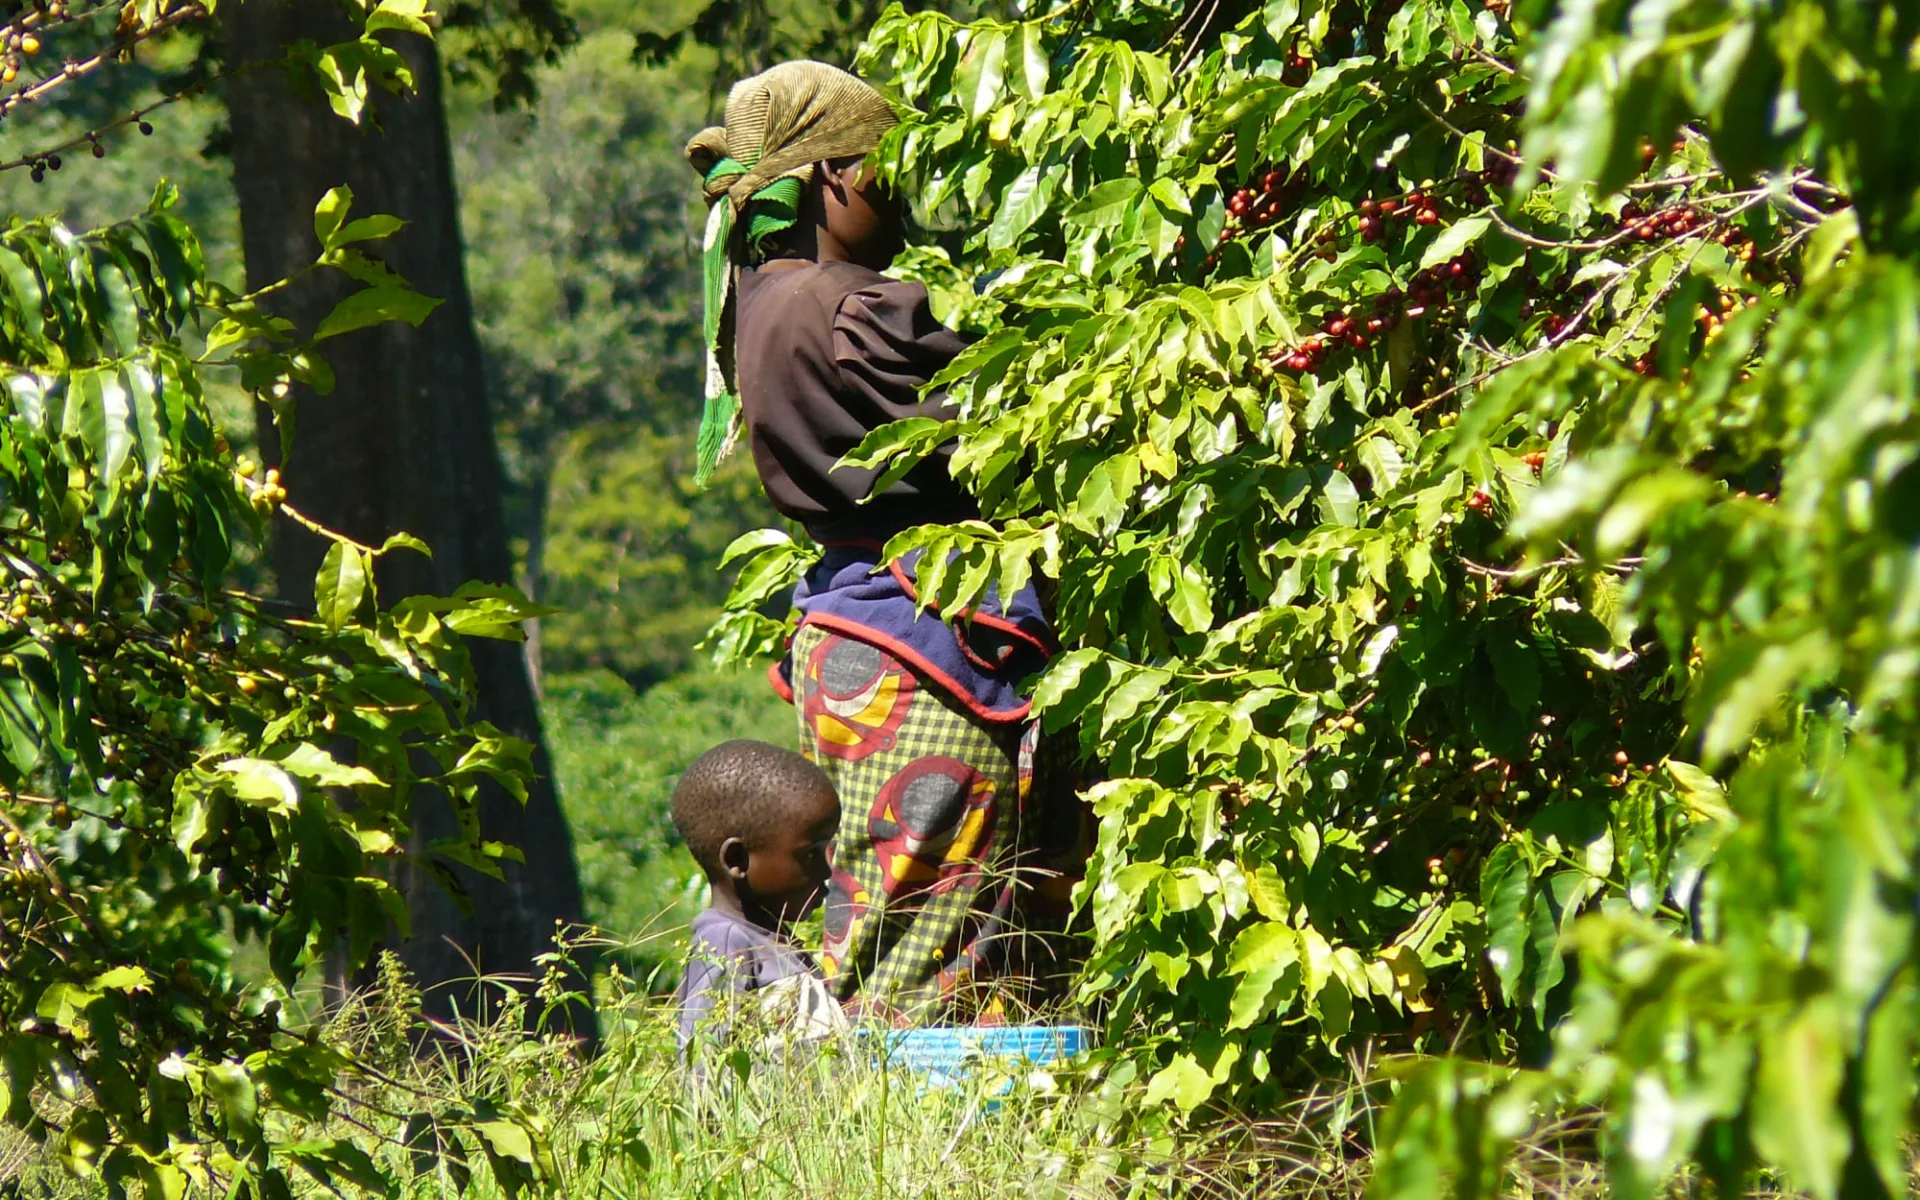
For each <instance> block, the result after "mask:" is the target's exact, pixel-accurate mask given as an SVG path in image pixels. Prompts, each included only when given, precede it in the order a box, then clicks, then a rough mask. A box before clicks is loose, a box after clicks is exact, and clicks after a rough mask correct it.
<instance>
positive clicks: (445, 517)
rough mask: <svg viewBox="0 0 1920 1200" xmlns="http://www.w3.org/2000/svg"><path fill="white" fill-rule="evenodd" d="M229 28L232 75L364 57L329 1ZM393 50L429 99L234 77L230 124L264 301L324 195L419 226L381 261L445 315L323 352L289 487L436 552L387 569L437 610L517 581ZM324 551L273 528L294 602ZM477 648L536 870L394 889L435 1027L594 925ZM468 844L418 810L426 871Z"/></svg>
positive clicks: (474, 378)
mask: <svg viewBox="0 0 1920 1200" xmlns="http://www.w3.org/2000/svg"><path fill="white" fill-rule="evenodd" d="M220 20H221V24H222V27H223V34H224V37H225V51H226V57H227V61H228V62H230V63H234V64H240V63H246V62H257V61H263V60H268V59H275V58H279V57H280V56H282V55H283V54H284V53H285V49H286V47H288V46H290V45H292V44H294V43H295V42H297V41H299V40H301V39H310V40H311V41H313V42H315V43H317V44H319V45H323V46H324V45H328V44H330V43H334V42H338V41H341V40H344V39H346V38H348V37H350V36H352V30H351V27H350V26H349V25H348V23H347V22H346V20H345V19H344V18H343V17H342V16H341V15H340V12H339V6H338V5H337V4H335V3H332V2H331V0H242V2H240V3H235V4H231V5H222V6H221V9H220ZM386 36H388V37H391V39H392V40H391V43H390V44H392V45H393V46H395V48H397V49H399V50H400V51H401V52H402V53H403V54H405V55H406V58H407V60H408V62H409V64H410V65H411V67H412V70H413V72H414V75H415V86H416V89H417V90H416V92H415V93H414V94H413V95H410V96H404V97H394V96H385V95H382V96H381V97H380V98H379V99H378V100H376V101H375V102H374V103H373V104H372V105H371V111H370V112H369V113H368V115H367V118H366V120H365V121H364V122H363V123H362V124H361V125H359V126H355V125H352V124H350V123H348V122H346V121H344V120H341V119H340V118H339V117H338V116H336V115H334V113H333V112H332V110H331V109H330V108H329V106H328V105H327V103H326V101H325V99H324V98H322V97H320V96H318V95H317V94H313V93H312V91H311V89H306V90H303V91H296V90H295V89H294V88H293V87H291V86H290V85H289V81H288V76H287V74H286V73H285V72H283V71H280V70H278V69H274V68H268V69H264V70H253V71H243V72H241V73H240V74H239V75H237V76H236V77H234V78H233V79H232V80H231V81H230V82H229V83H228V84H227V88H228V91H227V104H228V110H229V113H230V116H231V120H232V129H233V158H234V183H235V188H236V191H237V192H238V194H239V199H240V224H241V237H242V244H243V248H244V251H245V255H246V265H247V280H248V283H249V285H250V286H253V287H258V286H260V285H263V284H266V283H269V282H271V281H274V280H277V279H281V278H284V277H286V276H287V275H289V274H290V273H292V272H293V271H295V270H298V269H299V268H301V267H303V266H305V265H307V264H309V263H311V262H312V261H313V260H314V258H315V256H316V255H317V254H318V253H319V246H318V243H317V241H316V239H315V237H314V233H313V219H312V213H313V208H314V205H315V204H316V203H317V202H318V201H319V199H320V197H321V196H322V195H323V194H325V192H326V191H327V189H329V188H331V187H335V186H337V185H341V184H345V185H347V186H349V187H351V188H352V189H353V193H354V205H353V215H355V216H363V215H367V214H370V213H390V214H393V215H395V216H398V217H400V218H402V219H403V220H405V221H406V222H407V227H406V228H405V229H404V230H402V231H401V232H400V233H398V234H396V235H395V236H394V237H393V238H391V239H389V240H388V241H387V242H385V243H381V244H377V245H376V247H375V253H377V254H379V255H381V256H382V257H384V258H385V259H386V261H387V263H388V265H389V266H391V267H392V268H393V269H394V270H396V271H398V272H399V273H400V274H401V275H403V276H405V277H406V279H407V280H408V282H409V283H410V284H411V285H412V286H413V287H414V288H415V289H416V290H418V291H421V292H424V293H426V294H427V295H430V296H436V297H440V298H442V299H443V301H444V303H442V304H441V305H440V307H439V308H438V309H437V310H435V311H434V313H433V315H432V316H430V317H428V318H427V319H426V321H425V322H423V323H422V324H421V326H420V327H419V328H418V329H413V328H409V327H407V326H405V325H400V324H389V325H384V326H380V327H377V328H374V329H369V330H365V331H362V332H359V333H354V334H349V335H346V336H344V337H340V338H337V339H333V340H330V341H328V342H326V343H324V344H323V349H324V351H325V352H326V357H327V359H328V362H329V363H330V364H331V365H332V367H333V369H334V372H335V374H336V375H337V377H338V383H337V386H336V387H335V389H334V391H333V392H332V394H330V395H327V396H316V395H313V394H311V393H308V392H302V393H301V394H300V395H298V396H297V398H296V413H297V416H296V421H295V436H294V440H293V449H292V455H291V461H290V462H288V463H287V464H284V466H283V474H284V480H283V482H284V484H285V486H286V488H287V490H288V493H289V499H290V500H291V502H292V503H293V504H295V505H296V506H298V507H299V508H300V509H301V510H302V511H304V512H306V513H307V514H309V515H310V516H312V517H314V518H316V519H317V520H319V521H321V522H322V523H324V524H326V525H328V526H331V527H332V528H334V529H337V530H339V531H341V532H343V533H346V534H348V535H349V536H351V537H354V538H356V539H359V540H360V541H363V542H367V543H370V544H373V545H378V544H380V542H381V541H383V540H384V539H385V538H386V537H387V535H389V534H391V533H394V532H397V531H401V530H404V531H406V532H408V533H411V534H414V535H416V536H418V537H421V538H423V539H425V540H426V542H427V543H428V544H429V545H430V546H432V548H433V557H432V559H431V560H429V559H427V558H425V557H424V556H421V555H417V554H410V553H406V552H403V551H402V552H395V553H393V554H390V555H388V556H387V558H386V559H385V560H383V563H382V567H381V572H382V574H381V576H380V579H379V583H380V588H381V595H382V599H383V600H385V601H388V602H390V601H392V600H394V599H397V598H399V597H400V596H403V595H407V594H411V593H417V592H438V593H442V594H444V593H447V592H450V591H452V590H453V589H454V588H456V587H458V586H459V585H460V584H461V583H462V582H464V581H466V580H469V579H478V580H485V581H489V582H499V583H505V582H510V581H511V580H512V577H513V563H512V559H511V555H510V553H509V551H508V546H507V537H506V531H505V527H504V522H503V518H502V515H501V502H500V489H501V470H500V462H499V458H498V454H497V451H496V448H495V444H494V438H493V429H492V425H491V424H490V423H489V420H488V412H487V402H486V395H485V390H484V384H483V376H482V370H481V361H480V347H479V342H478V340H477V338H476V336H475V334H474V329H473V315H472V311H471V302H470V300H469V297H468V293H467V283H466V275H465V271H464V268H463V266H462V261H461V243H460V231H459V222H458V215H457V214H458V207H457V204H456V195H455V189H454V181H453V165H452V157H451V152H450V149H449V145H448V138H447V128H446V118H445V112H444V110H443V107H442V99H441V94H440V74H439V64H438V60H437V57H436V53H435V49H434V46H433V44H432V43H431V42H430V41H428V40H427V39H425V38H421V37H416V36H413V35H386ZM321 274H322V275H328V276H331V275H336V274H337V273H336V272H323V273H321ZM351 286H352V285H350V284H348V283H346V282H345V281H344V280H336V279H325V278H317V277H316V278H312V279H309V280H306V281H302V284H301V285H300V286H298V287H295V288H293V289H290V290H289V291H288V292H287V293H285V294H283V295H282V296H281V297H279V298H277V299H276V308H277V311H278V312H279V313H280V314H281V315H283V316H286V317H288V318H290V319H291V320H293V321H294V322H295V323H296V325H297V326H298V327H299V328H300V329H302V330H303V331H306V330H311V329H312V328H313V327H314V326H315V325H316V324H317V323H318V322H319V320H320V319H321V318H322V317H323V316H325V315H326V313H328V312H329V311H331V309H332V307H333V305H334V303H335V302H336V301H338V300H339V299H340V297H341V296H343V295H345V294H346V293H347V291H349V290H351ZM258 415H259V429H260V443H261V449H262V452H263V456H264V457H265V458H266V459H267V461H268V462H269V463H270V464H271V463H273V461H274V460H275V459H276V458H277V457H278V450H279V440H278V436H279V435H278V432H277V430H276V429H275V427H274V425H273V421H272V414H271V413H270V412H269V411H267V410H266V409H265V408H262V409H261V410H260V412H259V414H258ZM324 551H325V545H324V543H323V542H322V541H321V540H320V539H319V538H317V537H316V536H314V535H312V534H310V533H308V532H306V531H305V530H302V529H300V528H299V527H297V526H295V525H293V524H292V523H291V522H288V521H285V520H282V521H281V522H280V523H279V525H278V527H277V528H276V530H275V537H274V542H273V546H272V551H271V554H272V565H273V569H274V573H275V575H276V577H277V578H278V581H279V588H280V592H281V595H282V596H283V597H284V598H286V599H289V600H293V601H296V602H300V603H308V604H310V603H311V601H312V581H313V576H314V573H315V571H316V570H317V569H318V568H319V564H320V558H321V556H322V554H323V553H324ZM469 645H470V648H471V650H472V653H473V661H474V667H475V670H476V672H477V674H478V677H479V693H480V700H479V706H478V712H477V715H478V716H479V717H481V718H484V719H486V720H490V721H492V722H493V723H494V724H495V725H497V726H499V727H500V728H501V729H503V730H506V731H507V732H510V733H513V734H515V735H517V736H519V737H522V738H525V739H527V740H528V741H531V742H533V743H534V744H535V746H536V747H538V748H539V750H538V753H537V755H536V758H535V763H536V766H537V767H538V769H539V772H540V778H539V779H538V780H536V781H535V783H534V784H533V786H532V789H531V791H532V795H531V797H530V799H529V801H528V803H527V805H526V806H525V808H522V807H521V806H520V805H519V804H518V803H517V802H516V801H514V800H513V799H512V798H511V797H510V796H508V795H506V794H505V793H504V792H503V791H501V790H499V789H497V788H494V789H491V790H489V791H487V792H486V793H484V795H483V799H482V806H481V826H482V830H483V833H484V835H485V836H487V837H490V838H498V839H500V840H502V841H506V842H509V843H511V844H513V845H515V846H518V847H519V848H520V849H521V851H522V852H523V853H524V854H525V856H526V863H525V865H515V864H507V868H506V869H507V880H506V882H505V883H499V882H496V881H493V880H490V879H487V878H485V877H483V876H480V875H478V874H477V873H475V872H472V871H468V870H465V869H457V870H456V872H455V874H456V875H457V876H458V878H459V880H460V883H461V885H462V886H463V888H464V890H465V891H466V892H467V893H468V894H469V896H470V898H471V901H472V903H471V905H469V906H462V905H460V904H459V903H457V901H456V898H455V897H454V896H453V895H451V894H450V893H449V892H448V891H447V889H446V888H444V887H442V886H440V885H439V883H438V881H437V880H435V878H434V877H433V875H432V874H431V873H430V872H427V871H424V870H420V869H417V868H414V869H410V870H408V871H406V872H405V873H404V875H405V877H403V878H402V879H400V880H398V881H397V882H398V883H399V884H400V885H401V886H402V887H403V889H404V890H405V892H406V894H407V903H408V907H409V909H410V911H411V914H412V930H411V934H410V936H408V937H407V938H406V939H405V940H404V941H403V942H401V943H400V945H399V951H400V954H401V956H402V957H403V958H404V959H405V961H406V962H407V964H408V965H409V966H410V967H411V968H412V969H413V971H414V972H415V973H416V974H417V976H418V977H419V979H420V980H421V981H422V983H423V984H424V985H425V986H426V987H427V988H428V996H429V1005H430V1008H431V1009H432V1010H434V1011H436V1012H437V1013H439V1014H441V1015H445V1014H447V1013H449V1012H451V1011H454V1010H455V1009H456V1007H457V1009H458V1010H459V1011H461V1012H466V1013H471V1012H472V1011H473V1010H474V1009H473V1006H474V1003H475V1000H476V993H475V991H474V989H473V988H472V987H471V986H470V983H471V981H472V980H473V979H474V978H475V976H476V974H477V973H486V974H489V975H492V974H497V973H510V974H511V973H519V974H533V973H535V967H534V964H533V958H534V956H535V955H536V954H539V953H541V952H543V951H545V950H547V949H550V948H551V946H552V940H553V936H554V931H555V923H556V922H557V921H566V922H572V921H577V920H578V919H579V917H580V886H579V880H578V875H577V874H576V871H575V868H574V859H573V846H572V841H571V837H570V835H569V833H568V830H567V826H566V823H565V821H564V819H563V818H562V816H561V812H560V806H559V802H558V798H557V797H556V795H555V793H554V790H553V786H552V782H551V772H550V769H549V766H548V760H547V756H546V751H545V747H544V743H543V740H542V737H541V730H540V714H539V709H538V708H537V706H536V704H535V700H534V692H533V688H532V686H531V683H530V681H529V678H528V674H527V667H526V663H525V660H524V658H523V656H522V653H521V648H520V647H519V646H517V645H514V644H511V643H506V642H494V641H484V640H470V642H469ZM454 832H455V827H454V823H453V818H452V813H451V810H450V809H449V807H448V805H447V804H446V802H445V800H444V798H443V797H438V796H430V797H426V798H423V799H422V800H421V801H420V802H418V803H417V804H416V806H415V813H414V838H413V840H414V845H413V847H412V849H413V850H415V851H416V852H418V851H420V850H422V849H423V848H424V846H426V845H427V844H428V843H430V842H432V841H433V840H435V839H436V838H440V837H445V836H450V835H452V834H453V833H454ZM476 968H477V971H476ZM588 1019H589V1020H590V1018H588Z"/></svg>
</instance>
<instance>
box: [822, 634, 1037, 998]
mask: <svg viewBox="0 0 1920 1200" xmlns="http://www.w3.org/2000/svg"><path fill="white" fill-rule="evenodd" d="M792 649H793V665H794V671H793V682H794V708H795V710H796V711H797V713H798V714H799V719H800V743H801V747H802V749H803V751H804V752H805V753H806V754H807V756H808V757H809V758H811V759H813V761H815V762H816V763H818V764H819V765H820V766H821V767H822V768H823V769H824V770H825V771H826V772H827V774H828V775H829V776H831V777H832V779H833V782H834V786H835V787H836V788H837V789H838V791H839V793H840V802H841V816H840V835H839V838H838V840H837V841H836V843H835V849H834V866H833V877H832V882H831V883H830V885H829V888H828V892H827V902H826V912H825V915H824V930H825V936H824V945H823V947H822V952H821V956H820V963H821V968H822V970H823V971H824V973H825V974H826V977H827V980H828V985H829V986H830V987H831V988H832V989H833V990H834V992H835V994H836V995H838V996H839V997H840V998H841V999H843V1000H852V999H856V998H857V999H858V1000H859V1001H860V1002H861V1004H862V1005H863V1006H866V1007H868V1008H870V1009H873V1010H876V1011H884V1012H890V1013H892V1014H895V1015H921V1016H925V1015H929V1014H928V1013H927V1012H926V1010H927V1009H928V1008H930V1007H936V1006H937V1007H951V1006H952V1005H953V1004H954V1003H955V1002H957V1001H959V1000H961V999H962V998H963V997H964V996H967V995H969V994H971V993H972V992H973V991H974V987H973V985H974V984H976V983H978V982H983V981H985V980H986V979H988V978H991V977H993V976H995V975H996V974H997V973H998V972H999V970H1000V969H1001V967H1002V966H1003V965H1004V964H1005V962H1006V960H1007V959H1008V957H1009V955H1010V952H1011V950H1012V947H1011V946H1010V945H1008V943H1009V942H1010V941H1011V939H1012V938H1013V937H1014V936H1015V935H1014V931H1013V930H1012V928H1011V920H1010V919H1011V916H1012V912H1013V907H1014V894H1015V891H1016V888H1015V886H1014V881H1013V880H1012V878H1011V875H1012V867H1013V864H1014V862H1015V856H1016V854H1017V852H1018V847H1019V843H1020V836H1019V835H1020V823H1021V816H1022V812H1023V810H1024V807H1025V802H1026V793H1027V789H1028V786H1029V784H1030V781H1031V763H1032V747H1033V743H1032V736H1031V727H1030V726H1029V725H1028V724H1026V723H1011V724H999V725H996V724H994V723H991V722H987V721H984V720H982V719H981V718H979V717H977V716H975V715H973V714H972V713H971V712H969V711H967V710H966V709H965V708H963V707H962V706H961V704H960V703H959V702H958V701H957V700H956V699H954V698H953V697H952V696H950V695H948V694H947V693H946V691H945V690H944V689H942V688H941V687H940V686H939V685H938V684H936V683H934V682H932V681H931V680H929V679H927V678H926V677H924V676H923V675H920V674H918V673H916V672H915V671H914V669H913V668H912V667H910V666H908V665H907V664H906V663H904V662H902V661H901V660H900V659H898V658H895V657H894V656H893V655H891V654H889V653H887V652H886V651H885V650H882V649H880V648H879V647H877V646H874V645H872V644H870V643H868V642H865V641H862V640H860V639H857V638H853V637H849V636H847V635H845V634H841V633H837V632H833V631H831V630H828V629H824V628H822V627H820V626H817V625H802V626H801V627H800V629H799V631H798V632H797V633H796V634H795V636H794V641H793V647H792Z"/></svg>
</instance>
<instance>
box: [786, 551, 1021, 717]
mask: <svg viewBox="0 0 1920 1200" xmlns="http://www.w3.org/2000/svg"><path fill="white" fill-rule="evenodd" d="M918 560H919V554H918V552H915V553H914V554H911V555H908V556H906V557H904V558H902V559H901V560H899V561H897V562H892V563H883V562H882V561H881V559H880V551H879V548H878V547H876V546H869V545H865V544H859V545H856V544H849V543H842V544H839V545H832V546H828V547H826V549H825V552H824V553H823V554H822V555H821V557H820V561H819V562H817V563H815V564H814V565H813V567H812V568H811V569H810V570H808V572H807V573H806V575H805V576H804V577H802V579H801V580H800V583H799V585H798V586H797V587H796V588H795V589H794V592H793V605H794V607H795V608H797V609H799V610H800V621H801V623H802V624H815V625H820V626H822V627H824V628H827V629H830V630H832V631H834V632H836V633H841V634H844V635H846V636H848V637H852V638H857V639H859V640H861V641H864V642H867V643H869V644H871V645H874V646H877V647H879V648H880V649H882V650H884V651H886V652H887V653H889V654H891V655H893V656H894V657H895V658H898V659H900V660H901V661H903V662H905V663H906V664H907V665H909V666H910V667H912V668H914V669H915V670H916V671H918V672H920V673H921V674H923V675H925V676H927V677H928V678H930V679H931V680H932V681H933V682H934V683H936V684H938V685H939V686H940V687H941V688H943V689H945V690H946V691H947V692H949V693H950V694H951V695H952V696H953V697H954V699H956V700H958V701H960V702H961V703H962V704H963V705H965V706H966V707H967V708H968V709H970V710H971V711H972V712H973V713H974V714H975V715H977V716H979V717H980V718H982V719H983V720H987V721H996V722H1001V721H1021V720H1025V719H1026V717H1027V714H1028V713H1029V712H1030V711H1031V710H1032V702H1031V701H1029V700H1028V699H1027V698H1026V697H1025V696H1022V695H1021V694H1020V687H1019V685H1020V682H1021V681H1022V680H1023V679H1026V678H1027V677H1028V676H1030V675H1033V674H1035V673H1036V672H1038V671H1039V670H1040V669H1041V668H1043V667H1044V666H1046V663H1047V660H1048V658H1050V657H1051V656H1052V654H1053V651H1054V645H1055V643H1054V638H1053V630H1052V628H1051V627H1050V626H1049V625H1048V623H1047V619H1046V617H1045V616H1044V615H1043V614H1042V612H1041V610H1040V598H1039V596H1038V594H1037V593H1035V591H1034V590H1033V588H1032V586H1031V585H1029V586H1027V587H1024V588H1022V589H1020V591H1019V592H1017V593H1015V594H1014V596H1013V597H1012V598H1011V599H1010V600H1008V601H1007V602H1005V603H1004V604H1003V603H1002V602H1001V599H1000V597H999V595H998V594H997V593H996V592H995V591H994V590H993V589H991V588H989V589H988V592H987V594H986V595H985V596H983V597H982V598H981V599H980V601H979V602H978V603H977V604H976V605H974V606H973V607H972V608H970V609H967V610H964V611H962V612H958V613H951V614H942V613H940V612H938V611H937V610H936V609H934V608H932V607H931V606H930V607H928V608H927V610H926V611H924V612H917V611H916V607H917V596H918V593H917V591H916V590H915V587H914V582H913V573H914V567H915V564H916V563H917V562H918ZM778 671H779V674H780V676H781V677H782V679H783V680H784V681H785V682H786V683H787V684H788V685H789V686H790V685H791V683H792V678H793V667H792V662H791V661H787V662H783V663H782V664H780V666H779V668H778Z"/></svg>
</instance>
